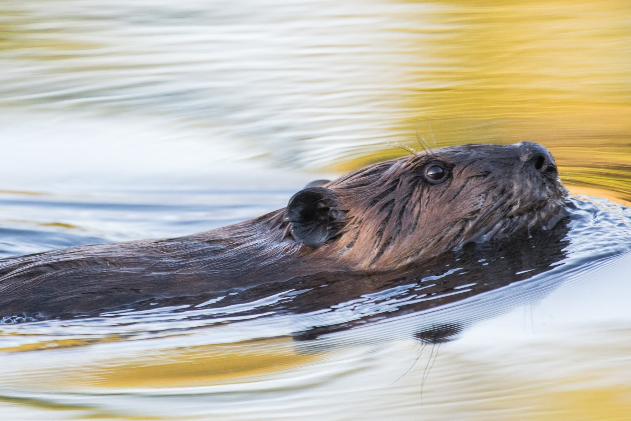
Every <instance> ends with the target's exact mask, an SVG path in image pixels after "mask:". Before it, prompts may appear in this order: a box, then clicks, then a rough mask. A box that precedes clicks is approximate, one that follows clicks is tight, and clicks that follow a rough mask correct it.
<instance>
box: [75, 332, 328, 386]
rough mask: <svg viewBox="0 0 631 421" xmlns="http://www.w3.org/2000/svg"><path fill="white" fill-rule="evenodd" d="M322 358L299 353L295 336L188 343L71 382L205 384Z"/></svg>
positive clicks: (98, 369) (89, 372)
mask: <svg viewBox="0 0 631 421" xmlns="http://www.w3.org/2000/svg"><path fill="white" fill-rule="evenodd" d="M318 358H319V357H318V356H317V355H314V354H299V353H296V352H295V351H294V348H293V346H292V339H291V338H281V339H270V340H262V341H251V342H240V343H234V344H213V345H200V346H189V347H183V348H172V349H168V350H165V351H163V352H159V353H151V354H150V355H147V356H143V357H139V358H134V359H131V360H127V361H125V362H124V363H123V364H119V363H114V364H112V365H105V366H102V367H95V368H93V369H88V370H86V371H82V373H81V377H80V378H79V379H73V380H71V383H72V384H73V385H77V384H85V385H90V386H97V387H108V388H121V387H125V388H127V387H160V388H162V387H191V386H203V385H208V384H216V383H218V382H220V383H227V382H228V383H229V382H231V381H234V380H236V379H242V378H243V377H246V376H256V375H261V374H272V373H276V372H279V371H283V370H287V369H289V368H292V367H298V366H301V365H303V364H306V363H309V362H313V361H315V360H317V359H318Z"/></svg>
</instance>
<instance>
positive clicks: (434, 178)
mask: <svg viewBox="0 0 631 421" xmlns="http://www.w3.org/2000/svg"><path fill="white" fill-rule="evenodd" d="M425 178H427V180H428V181H430V182H432V183H440V182H441V181H443V180H444V179H445V178H447V171H446V170H445V168H444V167H443V166H442V165H438V164H432V165H430V166H428V167H427V168H426V169H425Z"/></svg>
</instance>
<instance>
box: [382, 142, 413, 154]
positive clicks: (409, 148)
mask: <svg viewBox="0 0 631 421" xmlns="http://www.w3.org/2000/svg"><path fill="white" fill-rule="evenodd" d="M388 145H390V146H392V147H393V148H399V149H405V150H406V151H408V152H409V153H410V154H411V155H418V153H419V152H418V151H416V150H415V149H413V148H411V147H409V146H408V145H404V144H403V143H399V142H388Z"/></svg>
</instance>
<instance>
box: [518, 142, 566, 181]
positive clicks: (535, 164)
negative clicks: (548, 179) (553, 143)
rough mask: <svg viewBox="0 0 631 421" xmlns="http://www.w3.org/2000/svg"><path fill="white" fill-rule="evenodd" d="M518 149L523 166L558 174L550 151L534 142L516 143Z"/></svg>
mask: <svg viewBox="0 0 631 421" xmlns="http://www.w3.org/2000/svg"><path fill="white" fill-rule="evenodd" d="M517 147H519V149H520V160H521V161H522V162H524V166H530V167H532V168H534V169H535V170H536V171H538V172H540V173H542V174H552V175H554V176H556V175H557V174H558V171H557V166H556V163H555V162H554V158H553V157H552V154H551V153H550V151H548V150H547V149H546V148H544V147H543V146H541V145H540V144H538V143H534V142H521V143H518V144H517Z"/></svg>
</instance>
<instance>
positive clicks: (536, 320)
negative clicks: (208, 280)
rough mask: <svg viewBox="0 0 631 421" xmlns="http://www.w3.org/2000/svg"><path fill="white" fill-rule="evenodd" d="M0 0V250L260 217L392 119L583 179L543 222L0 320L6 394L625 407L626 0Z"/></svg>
mask: <svg viewBox="0 0 631 421" xmlns="http://www.w3.org/2000/svg"><path fill="white" fill-rule="evenodd" d="M0 10H1V15H0V16H1V18H0V34H1V36H0V64H1V65H2V69H3V70H2V72H0V82H1V83H0V110H1V111H2V113H0V136H1V137H0V139H2V143H1V144H0V146H1V148H2V153H1V154H0V156H1V161H2V165H0V256H2V257H10V256H17V255H21V254H27V253H34V252H40V251H45V250H50V249H55V248H60V247H67V246H72V245H78V244H92V243H98V242H107V241H124V240H132V239H138V238H160V237H172V236H178V235H185V234H189V233H194V232H200V231H204V230H209V229H213V228H216V227H220V226H224V225H227V224H230V223H234V222H238V221H242V220H245V219H248V218H252V217H256V216H258V215H261V214H263V213H265V212H268V211H271V210H274V209H278V208H280V207H283V206H285V204H286V203H287V200H288V199H289V198H290V197H291V195H292V194H293V193H294V192H295V191H297V190H299V189H300V188H301V187H302V186H304V184H306V183H307V182H309V181H310V180H313V179H317V178H323V177H325V178H326V177H334V176H336V175H337V174H341V173H343V172H345V171H347V170H351V169H355V168H358V167H360V166H362V165H364V164H366V163H369V162H375V161H378V160H383V159H388V158H392V157H396V156H400V155H402V154H404V153H406V152H405V151H404V150H402V149H400V148H397V147H393V146H392V145H391V143H392V142H399V143H403V144H405V145H406V146H408V147H411V148H415V149H421V148H423V147H425V145H423V143H426V144H427V145H428V146H429V147H431V148H434V147H440V146H445V145H451V144H462V143H469V142H484V143H503V144H507V143H514V142H519V141H536V142H539V143H542V144H544V145H545V146H546V147H548V148H549V149H550V150H551V151H552V152H553V154H554V155H555V157H556V159H557V163H558V164H559V167H560V171H561V177H562V180H563V182H564V183H565V184H566V185H567V186H568V187H569V188H570V189H571V190H572V192H573V193H574V194H575V196H573V198H572V208H571V212H570V214H571V217H570V218H569V219H568V221H566V225H564V226H563V227H560V229H559V230H556V231H554V232H552V233H549V234H548V237H543V239H540V241H537V240H536V239H533V240H532V241H531V242H526V243H524V244H521V245H520V246H519V247H516V248H509V249H504V250H502V251H501V253H500V252H498V250H494V249H492V248H491V249H488V250H476V251H473V252H471V253H470V254H465V255H462V256H460V260H458V261H456V262H450V263H446V262H434V263H433V264H432V265H430V266H428V267H424V268H419V269H418V272H415V273H404V274H399V275H400V276H395V277H392V278H391V279H390V278H389V279H381V278H380V279H359V278H352V277H351V276H350V275H349V278H348V279H347V278H344V277H341V278H334V277H329V278H327V279H323V280H315V281H313V283H312V284H308V283H307V284H301V285H286V286H285V285H278V286H277V288H275V289H274V291H271V290H255V291H251V294H250V295H248V296H247V298H246V297H244V296H243V295H239V294H235V295H233V296H226V297H218V298H217V299H216V300H213V301H208V302H205V303H197V304H196V305H189V306H176V307H166V308H165V307H159V308H155V309H148V310H142V311H129V312H118V313H105V314H102V315H101V316H99V317H94V318H89V319H87V318H84V319H75V320H66V321H60V320H53V321H39V322H28V321H26V320H23V319H20V318H19V317H12V318H7V319H5V320H4V321H3V324H2V325H0V359H1V360H2V364H0V412H1V413H2V414H3V419H7V420H32V419H42V420H57V419H59V420H72V419H103V420H117V419H150V420H182V419H187V420H210V419H221V420H254V419H256V420H261V419H269V420H280V419H292V420H293V419H314V420H322V419H327V420H338V419H339V420H346V419H362V418H363V419H369V420H373V419H374V420H378V419H379V420H380V419H401V420H410V419H431V420H439V419H444V420H453V419H459V420H489V419H498V420H536V419H542V420H551V419H560V420H565V419H567V420H606V419H612V420H613V419H616V420H619V419H630V418H631V416H630V415H629V414H631V383H630V382H629V380H628V379H629V378H631V359H630V358H629V355H631V352H630V351H631V346H630V345H629V344H631V311H630V310H629V308H630V306H629V305H628V302H629V297H630V296H631V290H630V288H631V287H630V284H629V282H628V280H629V275H628V274H629V273H630V272H631V254H629V248H630V247H631V211H630V210H629V208H627V207H625V204H628V203H629V202H631V5H630V4H629V3H628V2H626V1H619V0H604V1H600V2H587V1H579V2H568V1H560V0H552V1H546V2H542V1H538V0H531V1H522V2H517V1H505V2H495V1H482V0H480V1H470V2H464V1H457V0H455V1H442V0H441V1H435V2H417V1H377V0H374V1H371V0H364V1H358V0H342V1H339V0H338V1H328V0H324V1H322V0H321V1H317V2H315V1H304V0H302V1H293V2H286V1H268V0H265V1H248V0H240V1H237V2H235V1H204V0H200V1H194V2H186V3H181V4H179V3H173V2H170V1H152V2H144V1H135V2H131V3H130V2H119V1H114V2H108V3H107V4H103V3H102V2H100V3H97V2H94V1H92V0H82V1H71V0H65V1H60V0H52V1H48V2H45V3H42V2H19V1H10V0H9V1H3V2H1V3H0ZM419 139H420V140H419ZM498 256H500V257H498ZM448 265H449V266H448ZM349 282H353V286H354V287H353V288H348V287H346V286H347V285H348V284H349ZM320 285H322V287H320ZM25 322H26V323H25Z"/></svg>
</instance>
